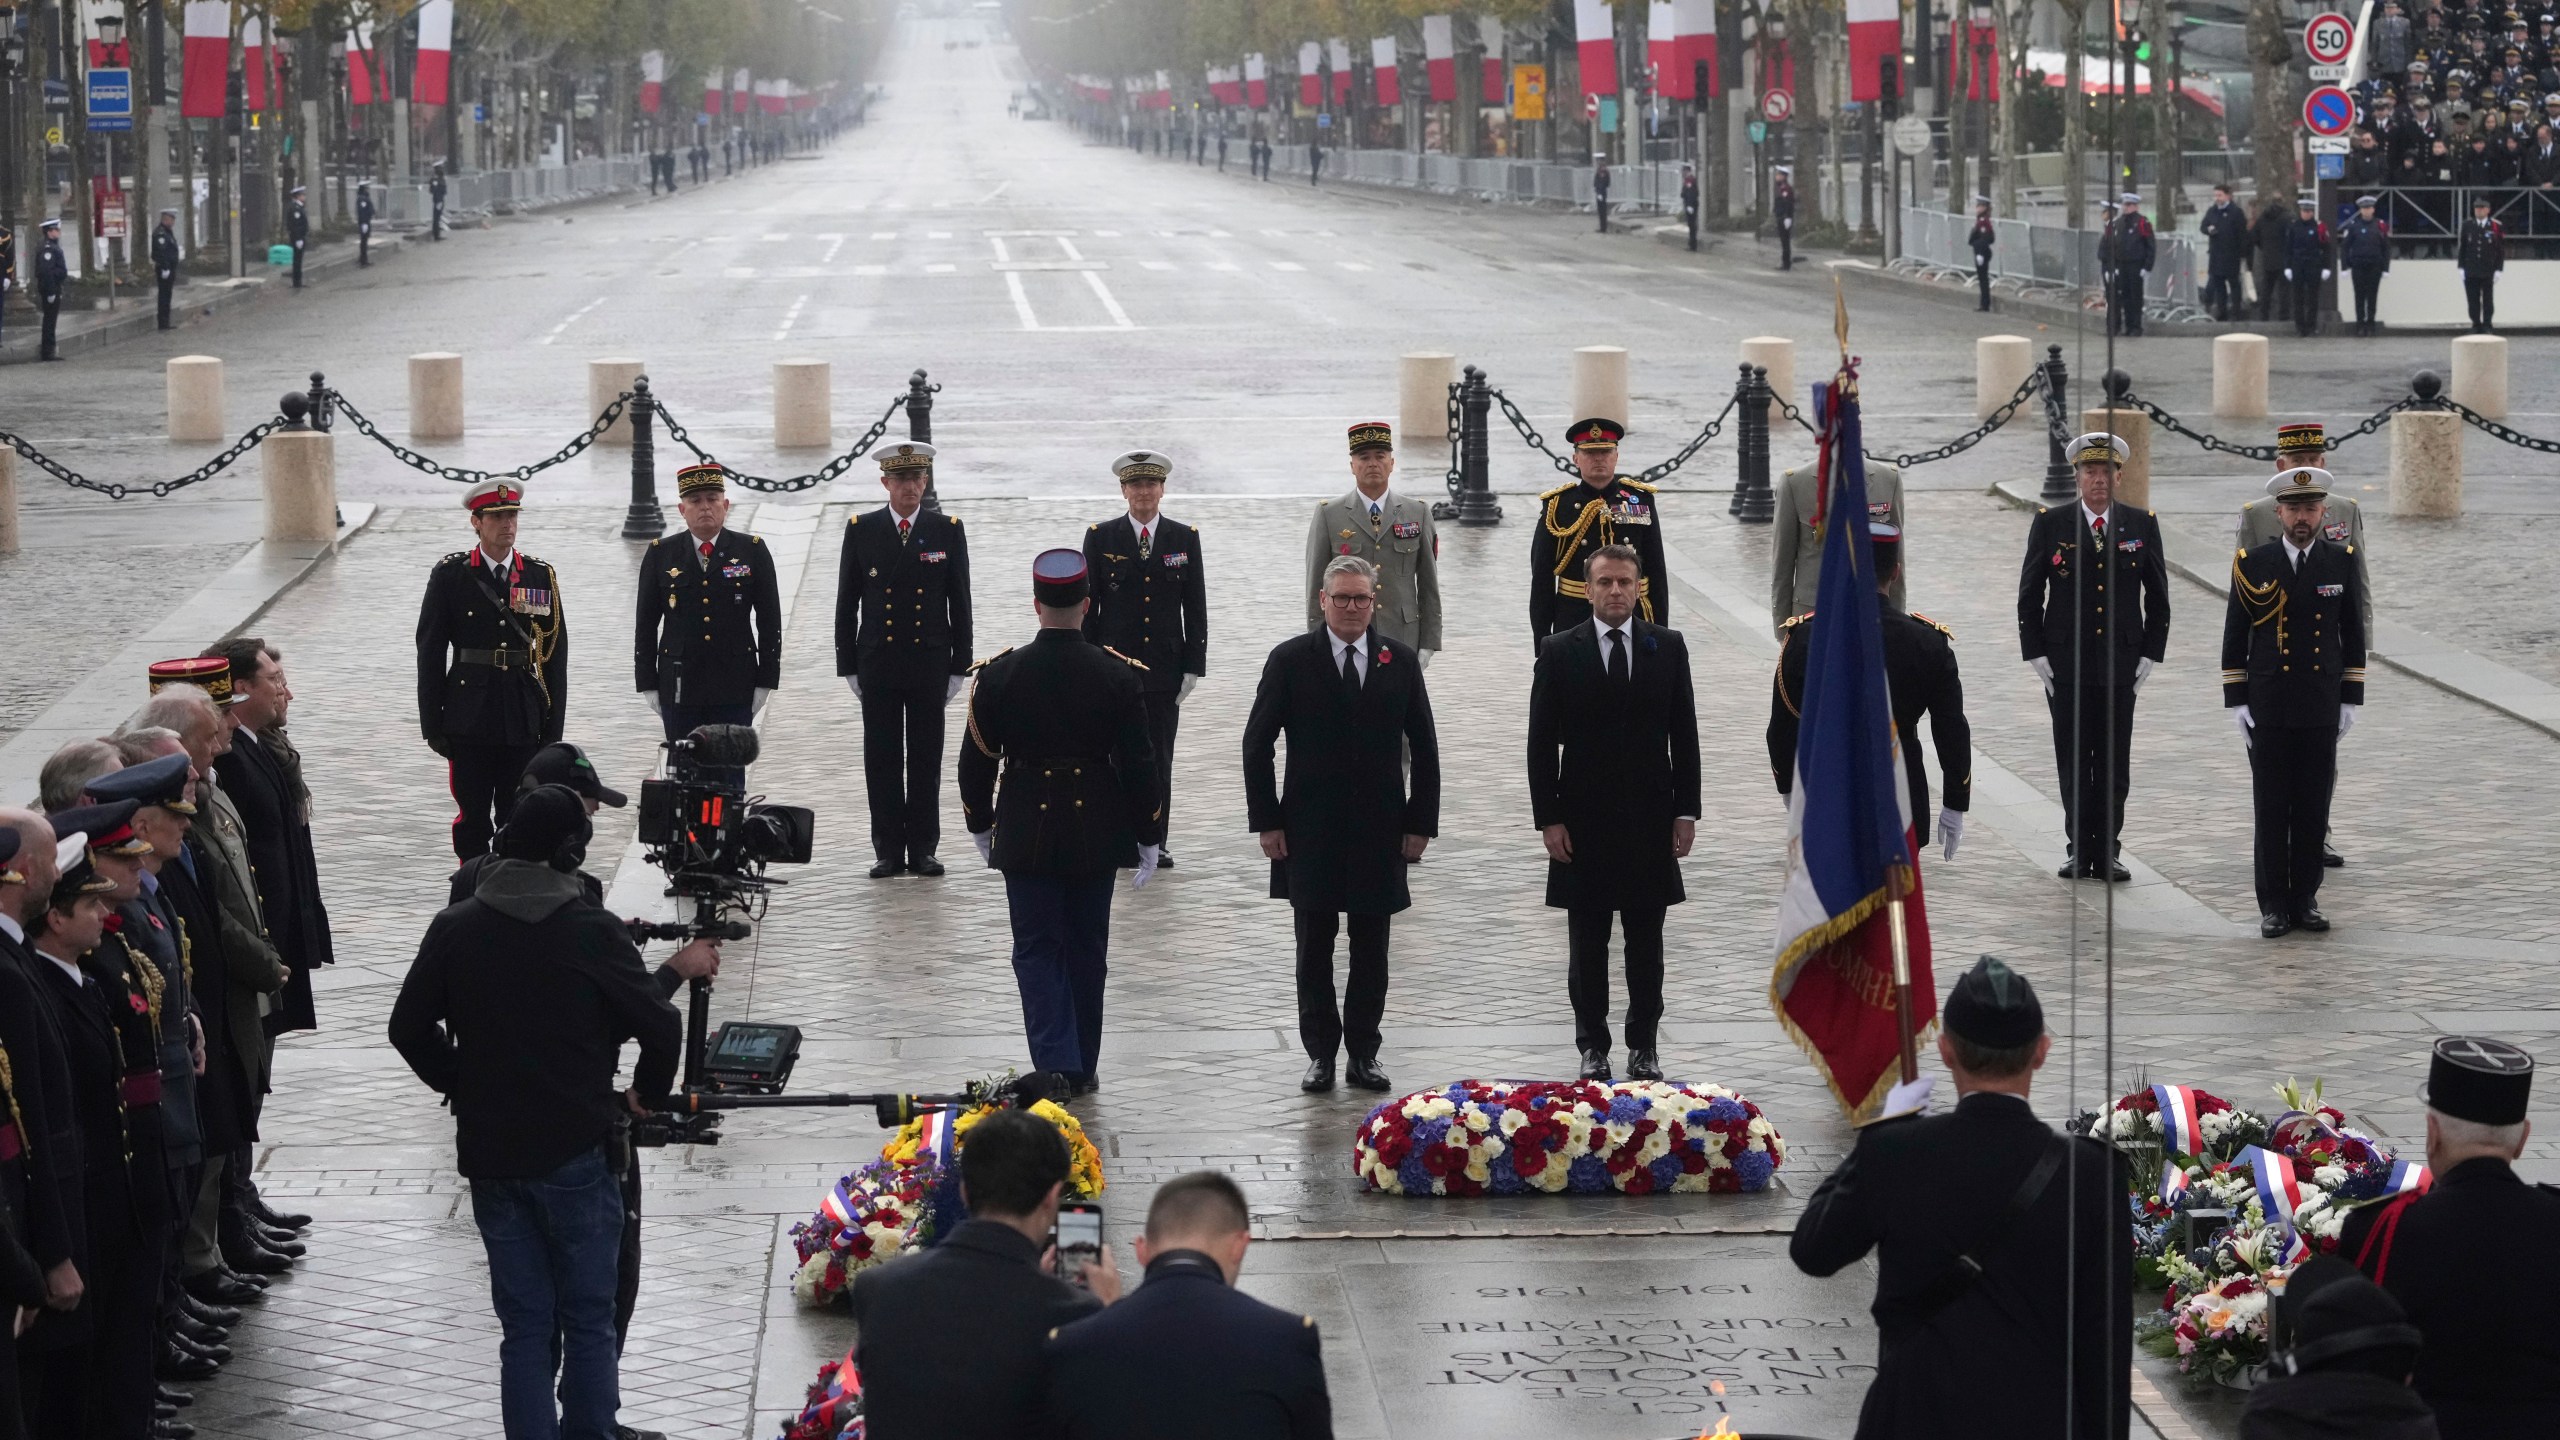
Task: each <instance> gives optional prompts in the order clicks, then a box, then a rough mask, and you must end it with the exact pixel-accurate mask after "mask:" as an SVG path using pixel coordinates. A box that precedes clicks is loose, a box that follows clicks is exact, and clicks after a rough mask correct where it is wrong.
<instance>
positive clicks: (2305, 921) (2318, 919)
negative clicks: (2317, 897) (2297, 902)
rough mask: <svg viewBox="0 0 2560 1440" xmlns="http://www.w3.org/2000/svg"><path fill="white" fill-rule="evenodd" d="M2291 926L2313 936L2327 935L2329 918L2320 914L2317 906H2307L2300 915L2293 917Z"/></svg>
mask: <svg viewBox="0 0 2560 1440" xmlns="http://www.w3.org/2000/svg"><path fill="white" fill-rule="evenodd" d="M2293 925H2294V928H2295V929H2297V930H2308V931H2310V932H2311V933H2312V934H2314V935H2325V934H2327V933H2329V917H2328V916H2326V915H2323V914H2321V913H2320V907H2319V906H2317V905H2312V906H2308V907H2306V908H2305V909H2304V910H2303V911H2302V913H2301V914H2299V915H2296V916H2294V917H2293Z"/></svg>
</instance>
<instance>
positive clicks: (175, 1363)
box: [152, 1345, 222, 1380]
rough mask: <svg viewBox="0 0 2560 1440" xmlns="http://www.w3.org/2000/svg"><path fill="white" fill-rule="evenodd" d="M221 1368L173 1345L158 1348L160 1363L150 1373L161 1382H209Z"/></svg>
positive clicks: (200, 1356)
mask: <svg viewBox="0 0 2560 1440" xmlns="http://www.w3.org/2000/svg"><path fill="white" fill-rule="evenodd" d="M221 1368H222V1367H221V1366H219V1365H216V1364H215V1363H213V1362H212V1361H211V1360H208V1359H206V1358H205V1357H204V1356H202V1355H194V1354H189V1353H188V1352H186V1351H184V1350H181V1349H179V1348H177V1347H176V1346H174V1345H163V1346H161V1347H160V1363H159V1364H158V1365H156V1366H154V1367H153V1369H152V1373H153V1374H155V1375H158V1376H159V1377H160V1378H161V1379H163V1380H210V1379H212V1378H213V1376H214V1372H215V1371H218V1370H220V1369H221Z"/></svg>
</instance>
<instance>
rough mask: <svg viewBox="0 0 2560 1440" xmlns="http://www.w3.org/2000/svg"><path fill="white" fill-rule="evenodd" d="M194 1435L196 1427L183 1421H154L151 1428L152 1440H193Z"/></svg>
mask: <svg viewBox="0 0 2560 1440" xmlns="http://www.w3.org/2000/svg"><path fill="white" fill-rule="evenodd" d="M195 1434H196V1427H194V1426H193V1425H190V1424H188V1423H187V1422H186V1421H184V1420H160V1421H155V1422H153V1424H152V1427H151V1436H152V1440H195Z"/></svg>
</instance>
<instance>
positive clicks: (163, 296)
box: [151, 210, 178, 330]
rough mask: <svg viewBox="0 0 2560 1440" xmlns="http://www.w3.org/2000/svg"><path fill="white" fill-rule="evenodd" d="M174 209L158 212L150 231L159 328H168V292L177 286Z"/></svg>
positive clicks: (175, 212)
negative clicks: (156, 287) (158, 291)
mask: <svg viewBox="0 0 2560 1440" xmlns="http://www.w3.org/2000/svg"><path fill="white" fill-rule="evenodd" d="M177 218H178V212H177V211H175V210H163V211H161V212H160V223H159V224H158V225H156V226H154V227H153V228H152V231H151V273H152V277H153V278H154V279H156V280H157V281H158V282H159V284H160V328H161V329H163V330H166V329H168V328H169V300H170V292H172V291H174V290H176V289H177V288H178V232H177V228H176V226H175V225H174V224H173V223H172V222H173V221H175V220H176V219H177Z"/></svg>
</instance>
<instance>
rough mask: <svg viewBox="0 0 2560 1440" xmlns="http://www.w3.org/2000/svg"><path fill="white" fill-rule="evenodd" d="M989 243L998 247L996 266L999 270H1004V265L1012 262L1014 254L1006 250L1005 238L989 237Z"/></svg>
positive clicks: (999, 236)
mask: <svg viewBox="0 0 2560 1440" xmlns="http://www.w3.org/2000/svg"><path fill="white" fill-rule="evenodd" d="M987 243H988V244H990V245H993V246H994V247H996V265H997V267H998V268H1002V267H1003V266H1004V265H1006V264H1008V263H1010V262H1011V261H1012V259H1013V252H1012V251H1011V250H1010V249H1008V248H1006V246H1005V243H1004V237H1003V236H1001V235H990V236H988V237H987Z"/></svg>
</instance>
